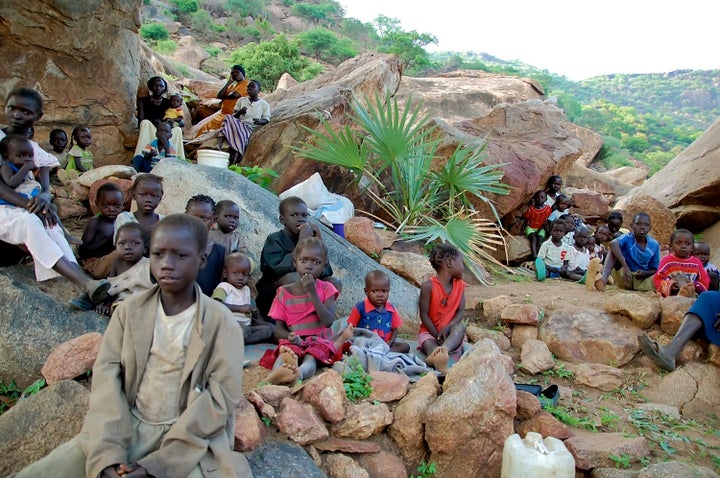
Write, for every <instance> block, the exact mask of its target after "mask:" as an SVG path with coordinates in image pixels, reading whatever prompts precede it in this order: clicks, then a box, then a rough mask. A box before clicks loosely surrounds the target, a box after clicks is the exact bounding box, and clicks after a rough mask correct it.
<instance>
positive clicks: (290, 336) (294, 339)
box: [287, 332, 302, 345]
mask: <svg viewBox="0 0 720 478" xmlns="http://www.w3.org/2000/svg"><path fill="white" fill-rule="evenodd" d="M287 340H288V342H290V343H291V344H293V345H300V344H301V343H302V339H301V338H300V337H298V336H297V334H296V333H295V332H290V333H289V334H288V338H287Z"/></svg>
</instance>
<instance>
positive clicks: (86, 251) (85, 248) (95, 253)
mask: <svg viewBox="0 0 720 478" xmlns="http://www.w3.org/2000/svg"><path fill="white" fill-rule="evenodd" d="M95 204H97V207H98V210H99V212H98V214H97V215H95V216H93V217H91V218H90V219H89V220H88V222H87V224H86V225H85V232H84V233H83V236H82V244H80V247H79V248H78V254H79V255H80V264H81V265H82V266H83V269H85V270H86V271H87V273H88V274H90V275H91V276H92V277H94V278H96V279H104V278H106V277H107V276H108V274H109V273H110V268H111V267H112V265H113V261H115V258H116V257H117V254H116V253H115V244H113V235H114V234H115V218H117V216H118V214H120V213H121V212H122V210H123V204H124V198H123V192H122V189H120V187H119V186H118V185H117V184H115V183H111V182H107V183H105V184H102V185H101V186H100V187H99V188H98V190H97V194H96V196H95Z"/></svg>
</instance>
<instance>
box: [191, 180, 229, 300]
mask: <svg viewBox="0 0 720 478" xmlns="http://www.w3.org/2000/svg"><path fill="white" fill-rule="evenodd" d="M214 211H215V200H214V199H213V198H211V197H210V196H206V195H204V194H196V195H195V196H193V197H191V198H190V199H189V200H188V202H187V204H186V205H185V214H189V215H191V216H195V217H196V218H198V219H200V220H201V221H202V223H203V224H205V226H207V229H208V232H210V227H211V226H212V224H213V222H214V221H215V212H214ZM224 268H225V247H224V246H223V245H222V244H218V243H217V242H214V241H212V240H210V239H208V243H207V247H206V248H205V264H203V266H202V268H201V269H200V272H199V273H198V276H197V279H196V281H197V283H198V285H199V286H200V289H201V290H202V291H203V294H205V295H207V296H212V294H213V292H214V291H215V288H216V287H217V286H218V284H220V281H222V275H223V269H224Z"/></svg>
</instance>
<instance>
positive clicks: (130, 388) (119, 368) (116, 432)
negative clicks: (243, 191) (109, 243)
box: [17, 214, 252, 478]
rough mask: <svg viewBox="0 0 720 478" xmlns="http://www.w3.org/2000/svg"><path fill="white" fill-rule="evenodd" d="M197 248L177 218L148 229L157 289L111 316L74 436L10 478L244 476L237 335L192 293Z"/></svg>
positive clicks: (219, 310) (198, 230) (201, 245)
mask: <svg viewBox="0 0 720 478" xmlns="http://www.w3.org/2000/svg"><path fill="white" fill-rule="evenodd" d="M206 244H207V229H206V228H205V227H204V226H203V224H202V223H200V221H198V220H197V219H195V218H192V217H190V216H188V215H186V214H173V215H170V216H168V217H166V218H164V219H163V220H162V221H161V222H160V223H159V224H158V225H157V227H156V228H155V229H154V230H153V233H152V239H151V241H150V251H151V254H150V268H151V269H152V273H153V275H154V276H155V277H157V279H158V285H157V286H156V287H153V288H152V289H150V290H148V291H146V292H145V293H142V294H138V295H135V296H133V297H131V298H129V299H127V300H125V301H123V302H122V303H121V304H120V305H119V306H118V308H117V309H116V310H115V312H114V313H113V316H112V318H111V319H110V323H109V324H108V327H107V330H106V331H105V334H104V337H103V341H102V345H101V346H100V352H99V354H98V357H97V360H96V361H95V365H94V367H93V381H92V391H91V393H90V404H89V408H88V412H87V415H86V417H85V423H84V425H83V429H82V432H81V433H80V434H79V435H78V436H76V437H75V438H73V439H72V440H70V441H68V442H66V443H65V444H63V445H61V446H60V447H58V448H56V449H55V450H54V451H53V452H51V453H50V454H49V455H48V456H46V457H45V458H43V459H41V460H39V461H37V462H35V463H33V464H31V465H29V466H28V467H27V468H25V469H24V470H22V471H21V472H20V473H19V474H18V475H17V476H18V478H25V477H38V476H63V477H71V476H72V477H77V476H92V477H102V478H110V477H115V478H117V477H118V476H122V475H127V476H137V477H149V476H158V477H159V476H166V477H197V476H214V475H213V474H212V473H211V474H208V472H214V474H217V476H223V477H236V478H241V477H247V476H252V471H251V470H250V467H249V466H248V463H247V461H246V459H245V457H244V456H243V455H242V453H236V452H234V451H233V443H234V427H235V408H236V406H237V404H238V402H239V400H240V399H241V398H242V377H243V371H242V363H243V353H244V349H243V338H242V332H241V331H240V328H239V327H238V326H237V324H236V323H235V320H234V318H233V317H232V314H231V313H230V311H229V310H228V309H227V307H224V306H223V305H222V304H218V303H217V302H216V301H214V300H212V299H210V298H208V297H205V296H203V294H202V293H201V292H200V289H199V288H198V287H197V285H196V284H195V276H196V275H197V272H198V270H199V269H200V264H201V263H202V256H203V253H204V250H205V245H206ZM178 258H182V260H179V259H178Z"/></svg>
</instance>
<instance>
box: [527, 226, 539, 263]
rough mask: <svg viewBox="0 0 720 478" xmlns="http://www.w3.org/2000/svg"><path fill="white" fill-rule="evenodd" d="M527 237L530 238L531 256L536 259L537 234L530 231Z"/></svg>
mask: <svg viewBox="0 0 720 478" xmlns="http://www.w3.org/2000/svg"><path fill="white" fill-rule="evenodd" d="M528 239H530V252H531V253H532V258H533V259H537V255H538V237H537V234H535V233H534V232H533V233H530V234H529V235H528Z"/></svg>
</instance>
